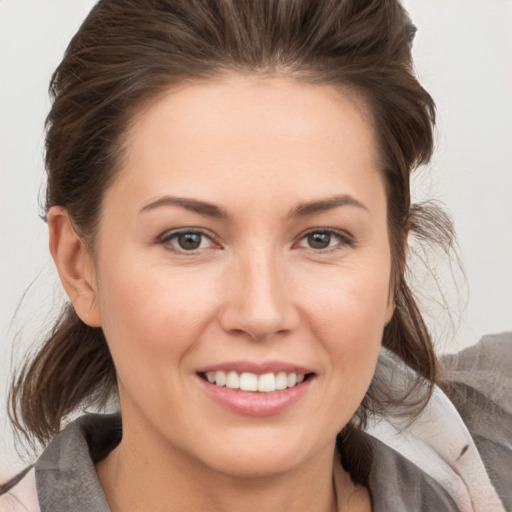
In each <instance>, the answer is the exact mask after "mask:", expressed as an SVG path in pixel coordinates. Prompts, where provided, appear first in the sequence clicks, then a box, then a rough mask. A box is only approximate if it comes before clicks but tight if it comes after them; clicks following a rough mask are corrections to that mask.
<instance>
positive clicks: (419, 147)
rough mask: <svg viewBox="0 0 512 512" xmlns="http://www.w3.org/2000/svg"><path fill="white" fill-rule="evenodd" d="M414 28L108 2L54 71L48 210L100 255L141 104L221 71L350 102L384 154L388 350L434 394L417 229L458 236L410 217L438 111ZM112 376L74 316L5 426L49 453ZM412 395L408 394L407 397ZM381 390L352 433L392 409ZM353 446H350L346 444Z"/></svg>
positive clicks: (338, 5)
mask: <svg viewBox="0 0 512 512" xmlns="http://www.w3.org/2000/svg"><path fill="white" fill-rule="evenodd" d="M414 33H415V28H414V26H413V25H412V24H411V22H410V20H409V18H408V16H407V13H406V12H405V11H404V9H403V8H402V6H401V5H400V3H399V2H398V1H397V0H338V1H333V0H258V1H255V0H102V1H100V2H99V3H98V4H97V5H96V6H95V7H94V8H93V10H92V11H91V13H90V14H89V16H88V17H87V19H86V20H85V21H84V23H83V24H82V26H81V28H80V30H79V31H78V33H77V34H76V35H75V36H74V37H73V39H72V41H71V43H70V44H69V46H68V48H67V50H66V53H65V56H64V58H63V60H62V62H61V64H60V65H59V67H58V68H57V70H56V71H55V73H54V75H53V77H52V81H51V85H50V93H51V96H52V98H53V105H52V108H51V111H50V113H49V115H48V119H47V124H46V127H47V136H46V168H47V173H48V185H47V194H46V211H48V209H49V208H50V207H52V206H54V205H59V206H62V207H64V208H66V209H67V210H68V212H69V214H70V216H71V218H72V220H73V223H74V226H75V227H76V230H77V232H78V233H79V234H80V236H82V237H83V238H84V239H85V240H86V241H90V242H93V241H94V234H95V230H96V226H97V221H98V217H99V212H100V210H101V205H102V198H103V195H104V193H105V190H106V189H107V188H108V186H109V184H110V183H112V180H113V179H114V178H115V176H116V172H117V171H118V169H119V168H120V161H121V160H122V157H123V134H125V133H126V131H127V129H128V126H129V124H130V121H131V119H132V118H133V116H134V115H135V114H136V112H137V111H138V110H139V109H140V108H141V105H142V104H143V102H145V101H148V100H149V99H151V98H153V97H155V95H156V94H158V93H160V92H162V91H164V90H165V89H167V88H168V87H169V86H170V85H172V84H173V83H177V82H182V81H185V80H193V79H206V80H209V79H213V78H215V77H216V76H220V75H221V74H223V73H226V72H235V73H244V74H262V73H265V74H274V73H275V74H281V75H283V74H284V75H287V76H292V77H295V78H297V79H299V80H306V81H309V82H313V83H322V84H332V85H335V86H339V87H343V88H344V89H348V90H353V91H355V92H356V93H357V94H359V95H360V96H361V97H363V98H364V100H365V101H366V103H367V104H368V105H369V107H370V111H371V114H372V121H373V123H374V126H375V128H376V132H377V136H378V139H379V146H380V151H381V155H382V173H383V176H384V178H385V183H386V188H387V197H388V229H389V236H390V244H391V250H392V260H393V263H392V265H393V268H392V288H393V290H392V291H393V292H394V299H395V302H396V310H395V312H394V315H393V317H392V319H391V321H390V323H389V324H388V325H387V326H386V327H385V329H384V333H383V345H384V346H385V347H387V348H388V349H390V350H391V351H392V352H394V353H395V354H397V355H398V356H399V357H400V358H401V359H402V360H403V361H404V362H405V363H407V364H408V365H409V366H410V367H412V368H413V369H414V370H416V372H417V373H418V375H419V376H421V377H423V378H424V379H426V382H427V383H429V384H428V385H427V386H423V384H422V381H420V380H419V379H417V380H416V381H414V382H413V383H412V387H413V388H414V387H416V388H419V387H423V388H422V389H423V391H422V393H421V398H420V399H419V400H416V402H415V403H414V404H413V406H412V408H411V413H414V412H417V411H418V410H420V409H421V407H422V406H423V405H424V404H425V403H426V400H427V399H428V397H429V394H430V392H431V386H432V385H433V383H435V382H437V381H438V377H439V375H438V366H437V360H436V356H435V353H434V349H433V344H432V340H431V338H430V336H429V333H428V330H427V328H426V326H425V323H424V322H423V319H422V316H421V314H420V312H419V310H418V307H417V305H416V302H415V300H414V297H413V294H412V293H411V290H410V289H409V287H408V285H407V282H406V279H405V277H404V271H405V258H406V254H405V252H406V251H405V249H404V248H405V246H406V242H407V236H408V233H409V232H410V230H412V231H413V232H414V231H416V232H417V233H419V235H420V237H423V238H425V237H426V238H429V239H435V238H436V237H438V238H439V241H441V242H442V243H445V244H446V246H449V245H450V243H451V240H452V231H451V224H450V223H449V221H448V220H447V219H446V217H443V216H442V215H441V214H440V213H439V211H437V210H435V209H432V208H430V209H427V208H425V207H421V206H414V207H411V198H410V175H411V172H412V170H414V169H415V168H416V167H417V166H418V165H420V164H424V163H426V162H428V161H429V159H430V156H431V153H432V149H433V126H434V121H435V106H434V102H433V100H432V98H431V97H430V95H429V94H428V93H427V92H426V91H425V90H424V89H423V88H422V86H421V85H420V84H419V82H418V81H417V79H416V77H415V76H414V73H413V69H412V60H411V44H412V39H413V37H414ZM115 392H116V376H115V369H114V364H113V361H112V359H111V356H110V353H109V350H108V347H107V343H106V340H105V338H104V335H103V332H102V330H101V329H99V328H92V327H89V326H87V325H85V324H84V323H82V322H81V320H80V319H79V318H78V317H77V315H76V313H75V312H74V310H73V308H72V306H71V305H68V306H67V307H66V309H65V310H64V312H63V313H62V316H61V318H60V319H59V321H58V322H57V323H56V325H55V327H54V328H53V330H52V332H51V333H50V335H49V336H48V338H47V339H46V341H45V343H44V344H43V346H42V347H41V349H40V350H39V352H38V353H37V354H36V356H35V357H34V358H33V360H32V361H30V362H28V363H27V364H25V365H24V366H23V367H22V368H21V371H20V372H19V375H18V377H17V378H16V380H15V382H14V383H13V386H12V389H11V396H10V415H11V419H12V421H13V423H14V424H15V425H16V426H17V427H18V428H19V429H21V430H22V431H23V432H24V433H25V434H27V435H30V434H31V435H32V436H34V437H35V438H37V439H38V440H39V441H41V442H43V443H45V442H47V441H48V440H50V439H51V438H52V437H53V436H54V435H55V434H56V433H57V432H58V431H59V430H60V428H61V422H62V420H63V418H64V417H65V416H66V415H67V414H69V413H70V412H72V411H73V410H75V409H76V408H77V407H78V406H80V405H83V404H104V403H105V402H106V401H107V400H108V398H109V397H110V396H112V395H113V394H114V395H115ZM411 396H412V395H411ZM403 398H404V397H401V398H399V399H395V398H393V397H390V396H389V394H388V393H386V390H385V389H383V388H382V386H380V387H379V385H378V383H376V382H374V383H372V385H371V386H370V389H369V390H368V393H367V396H366V397H365V400H364V401H363V404H362V406H361V407H360V408H359V410H358V413H357V414H356V417H355V419H354V421H353V423H352V424H353V425H362V424H364V422H365V420H366V417H367V414H368V413H370V412H375V411H379V410H382V409H384V408H385V407H387V406H389V404H393V400H395V401H397V400H402V399H403ZM350 435H352V434H350Z"/></svg>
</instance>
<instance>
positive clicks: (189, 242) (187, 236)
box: [176, 232, 203, 251]
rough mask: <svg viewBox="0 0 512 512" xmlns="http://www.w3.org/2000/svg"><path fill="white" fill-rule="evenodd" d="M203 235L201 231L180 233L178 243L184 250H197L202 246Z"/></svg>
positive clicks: (177, 237) (177, 238)
mask: <svg viewBox="0 0 512 512" xmlns="http://www.w3.org/2000/svg"><path fill="white" fill-rule="evenodd" d="M202 238H203V235H202V234H201V233H194V232H188V233H180V234H178V235H177V236H176V243H177V244H178V245H179V247H180V249H183V250H184V251H195V250H196V249H199V247H200V246H201V241H202Z"/></svg>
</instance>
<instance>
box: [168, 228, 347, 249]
mask: <svg viewBox="0 0 512 512" xmlns="http://www.w3.org/2000/svg"><path fill="white" fill-rule="evenodd" d="M181 235H199V236H200V237H201V241H200V244H202V242H203V240H204V239H205V238H206V239H208V240H210V243H212V244H213V245H216V246H217V247H215V248H222V246H221V245H220V243H218V242H217V240H216V238H215V237H214V236H213V235H212V234H210V233H207V232H205V231H203V230H201V229H194V228H182V229H177V230H173V231H168V232H166V233H164V234H163V235H162V236H160V237H159V239H158V243H160V244H162V245H164V246H166V248H167V249H168V250H170V251H173V252H175V253H178V254H191V255H192V254H197V252H198V251H200V250H201V249H205V248H204V247H203V248H202V247H200V246H199V247H198V248H196V249H192V250H187V249H184V248H183V247H175V246H173V241H174V240H178V237H179V236H181ZM312 235H328V236H329V237H334V238H336V239H337V240H338V242H337V243H336V244H334V245H333V246H331V245H328V246H327V247H325V248H320V249H315V248H313V247H304V246H302V247H301V246H300V245H299V247H301V248H304V249H310V250H312V251H313V252H315V253H327V252H333V251H336V250H339V249H341V248H344V247H353V246H354V240H353V238H352V237H351V236H350V235H349V234H348V233H346V232H344V231H338V230H334V229H321V228H316V229H310V230H309V231H306V232H305V233H302V234H301V235H300V236H299V238H298V239H297V241H296V242H294V244H293V246H296V245H298V244H300V242H302V241H303V240H305V239H307V237H309V236H312ZM330 242H331V240H329V243H330ZM209 248H210V247H209Z"/></svg>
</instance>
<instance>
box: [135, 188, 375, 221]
mask: <svg viewBox="0 0 512 512" xmlns="http://www.w3.org/2000/svg"><path fill="white" fill-rule="evenodd" d="M162 206H180V207H181V208H184V209H185V210H189V211H192V212H194V213H198V214H199V215H205V216H207V217H214V218H216V219H227V218H228V214H227V212H226V211H225V210H224V209H222V208H220V207H219V206H217V205H215V204H212V203H208V202H206V201H200V200H198V199H190V198H184V197H173V196H163V197H160V198H159V199H157V200H155V201H152V202H151V203H149V204H147V205H146V206H144V207H143V208H142V209H141V210H140V212H139V213H144V212H146V211H150V210H154V209H155V208H160V207H162ZM341 206H354V207H356V208H361V209H362V210H366V211H368V208H367V207H366V206H365V205H364V204H363V203H361V202H360V201H358V200H357V199H356V198H355V197H352V196H351V195H348V194H342V195H337V196H333V197H328V198H326V199H321V200H318V201H310V202H304V203H299V204H298V205H297V206H296V207H295V208H293V209H292V211H291V212H290V214H289V216H290V217H306V216H308V215H315V214H318V213H322V212H325V211H328V210H332V209H334V208H339V207H341Z"/></svg>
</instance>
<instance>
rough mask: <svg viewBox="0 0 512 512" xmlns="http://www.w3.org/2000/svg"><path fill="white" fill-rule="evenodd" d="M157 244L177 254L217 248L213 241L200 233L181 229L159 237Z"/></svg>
mask: <svg viewBox="0 0 512 512" xmlns="http://www.w3.org/2000/svg"><path fill="white" fill-rule="evenodd" d="M159 242H160V243H161V244H162V245H164V246H165V247H166V248H168V249H170V250H172V251H174V252H178V253H180V252H181V253H185V252H193V251H199V250H203V249H212V248H215V247H217V245H216V244H215V242H214V241H213V239H212V238H211V237H210V236H209V235H207V234H205V233H203V232H202V231H196V230H190V229H181V230H175V231H169V232H167V233H165V234H164V235H163V236H162V237H160V240H159Z"/></svg>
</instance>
